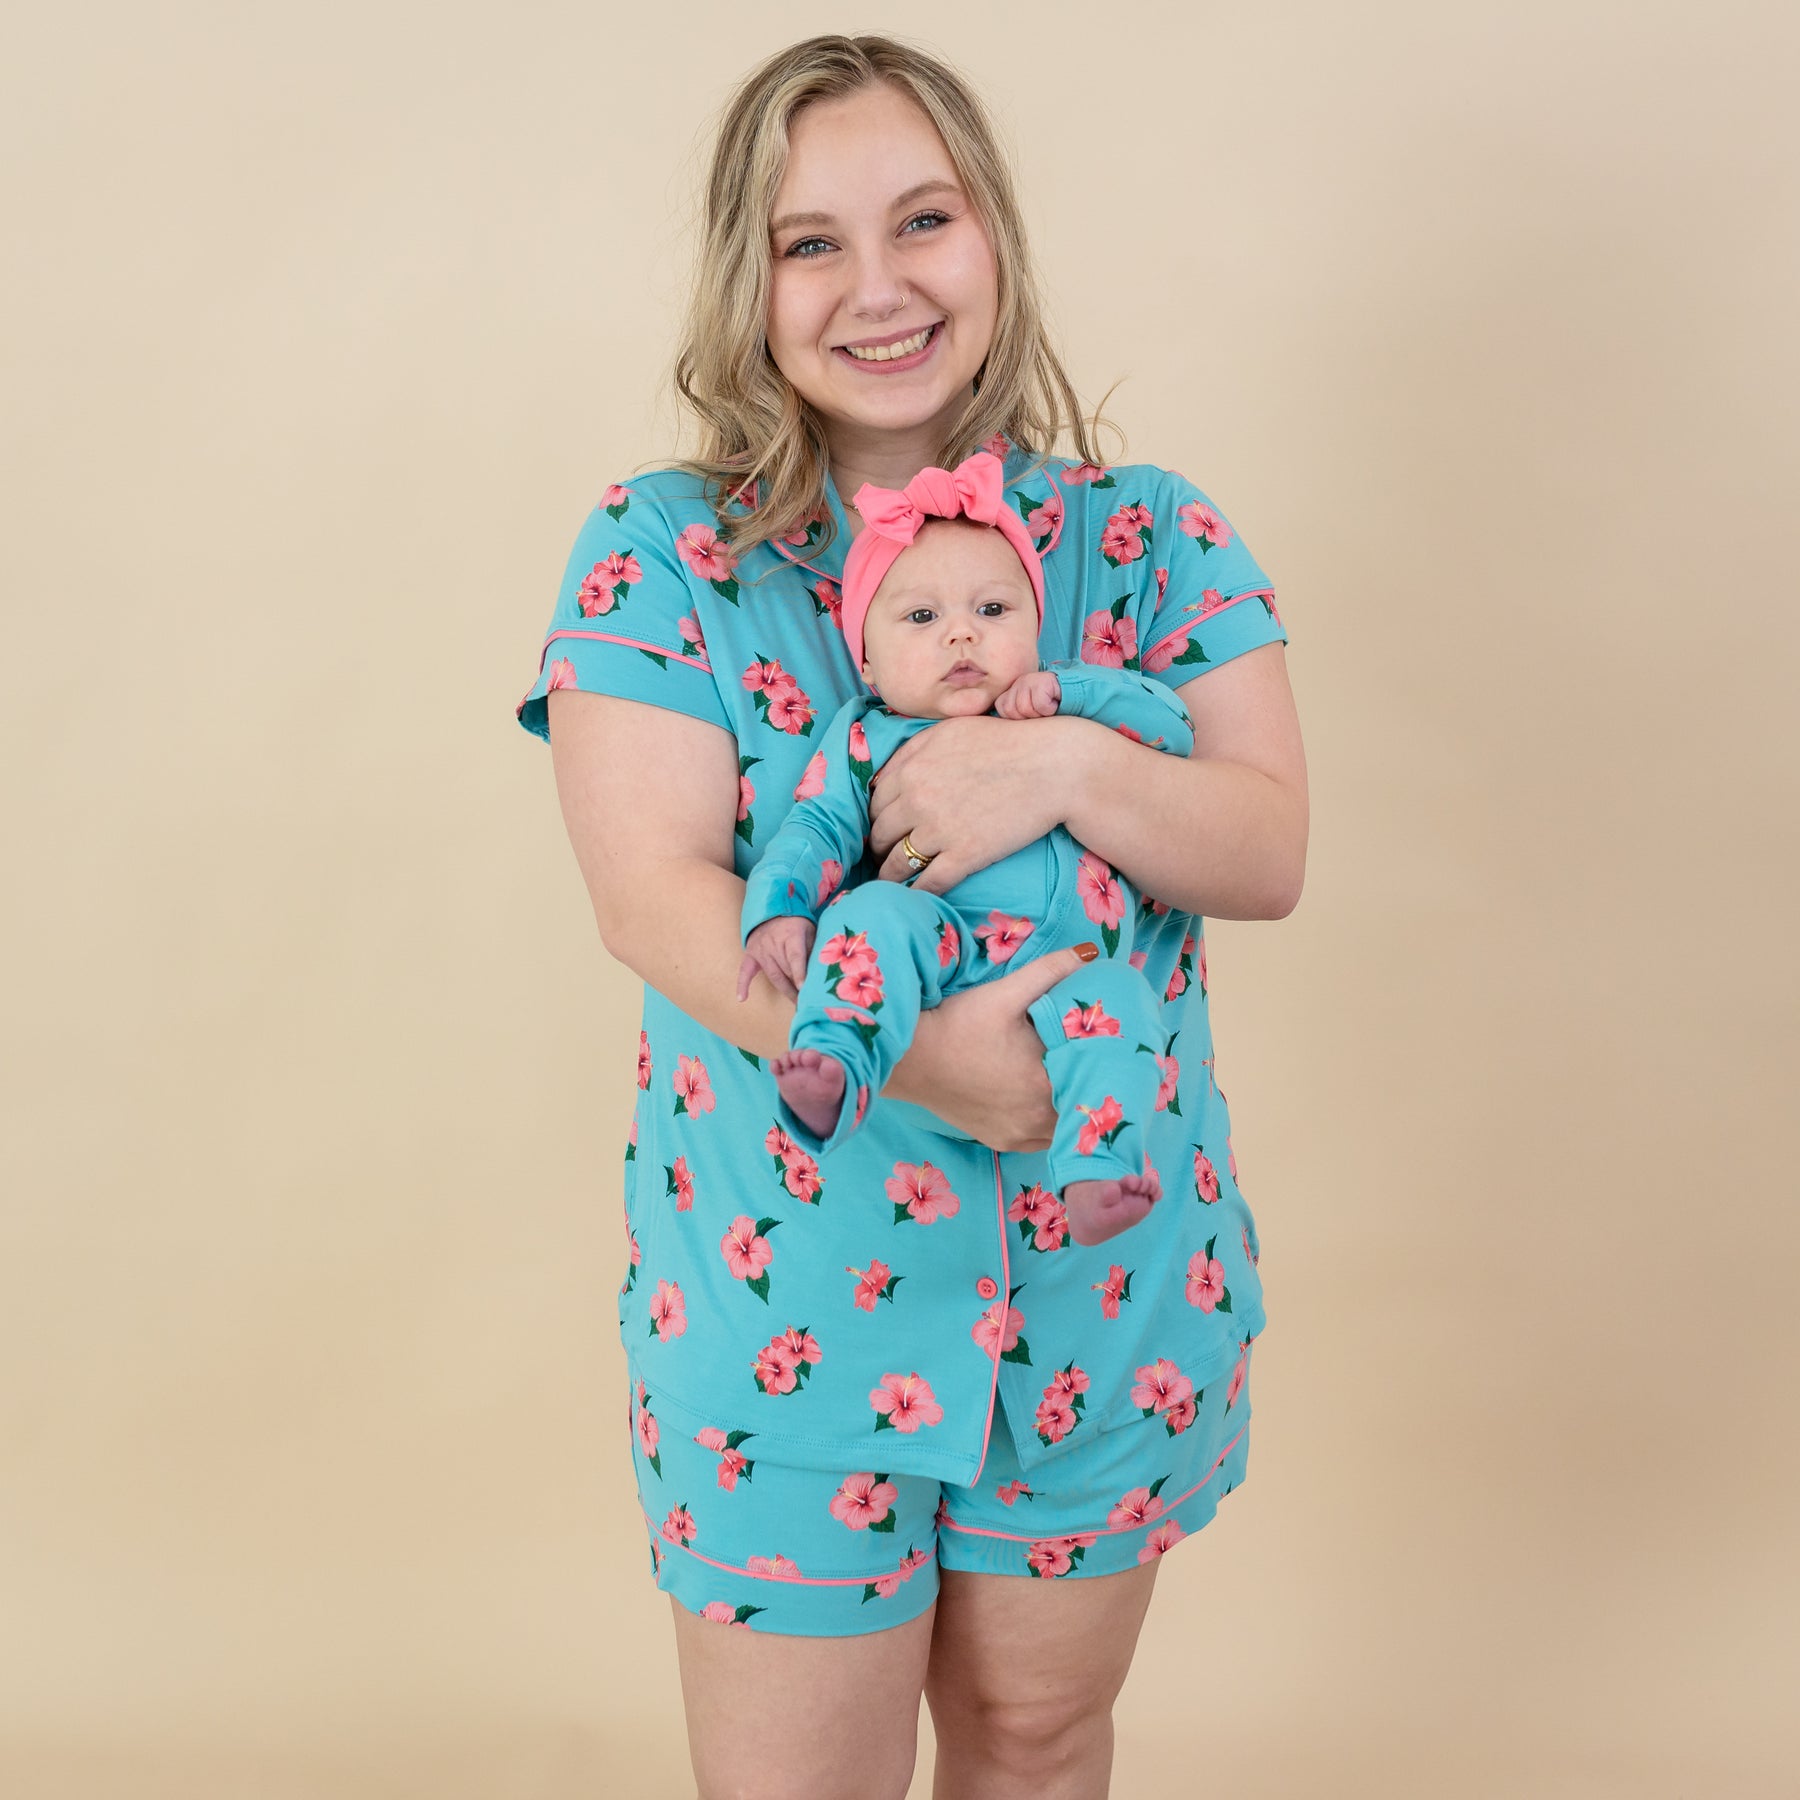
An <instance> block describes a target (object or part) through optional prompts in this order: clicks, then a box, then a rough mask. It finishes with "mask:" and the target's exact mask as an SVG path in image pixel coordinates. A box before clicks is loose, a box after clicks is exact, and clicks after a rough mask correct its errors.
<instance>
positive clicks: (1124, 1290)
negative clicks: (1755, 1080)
mask: <svg viewBox="0 0 1800 1800" xmlns="http://www.w3.org/2000/svg"><path fill="white" fill-rule="evenodd" d="M1089 1285H1090V1286H1091V1287H1092V1288H1093V1289H1094V1290H1095V1292H1096V1293H1098V1294H1099V1296H1100V1315H1101V1317H1102V1318H1106V1319H1116V1318H1117V1317H1118V1316H1119V1303H1120V1301H1122V1300H1129V1299H1130V1298H1131V1271H1130V1270H1129V1269H1127V1268H1126V1267H1125V1266H1124V1264H1122V1263H1114V1264H1113V1265H1112V1266H1111V1267H1110V1268H1109V1269H1108V1270H1107V1271H1106V1279H1105V1280H1104V1281H1095V1282H1091V1283H1090V1284H1089Z"/></svg>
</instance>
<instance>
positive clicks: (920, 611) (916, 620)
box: [906, 606, 937, 625]
mask: <svg viewBox="0 0 1800 1800" xmlns="http://www.w3.org/2000/svg"><path fill="white" fill-rule="evenodd" d="M936 617H937V614H936V613H934V612H933V611H932V610H931V608H930V607H929V606H915V607H914V608H913V609H912V611H911V612H909V613H908V614H907V615H906V620H907V623H908V624H909V625H929V624H930V623H931V621H932V620H933V619H935V618H936Z"/></svg>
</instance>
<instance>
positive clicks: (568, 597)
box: [513, 484, 732, 742]
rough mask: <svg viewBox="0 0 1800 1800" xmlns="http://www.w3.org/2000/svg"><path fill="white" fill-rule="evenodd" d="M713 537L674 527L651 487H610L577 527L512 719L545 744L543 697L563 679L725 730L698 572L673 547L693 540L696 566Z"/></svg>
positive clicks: (546, 726) (698, 530) (728, 723)
mask: <svg viewBox="0 0 1800 1800" xmlns="http://www.w3.org/2000/svg"><path fill="white" fill-rule="evenodd" d="M714 536H715V534H714V533H713V532H711V531H710V530H709V529H708V528H707V527H705V526H689V527H687V528H686V529H685V530H681V531H679V532H678V531H677V530H676V528H675V526H674V523H673V521H672V520H671V519H670V518H669V516H668V513H667V511H666V510H665V508H664V507H663V506H662V505H660V504H659V503H658V502H657V500H656V499H654V498H653V497H651V496H650V495H648V494H643V493H640V492H638V491H636V490H635V489H633V488H632V487H630V486H629V485H618V484H615V485H614V486H612V487H609V488H608V489H607V490H606V492H605V494H604V495H602V496H601V499H600V502H599V504H598V505H597V506H595V508H594V509H593V511H592V512H590V513H589V514H588V516H587V518H586V519H585V520H584V521H583V522H582V526H581V529H580V531H579V532H577V534H576V537H575V547H574V548H573V549H572V550H571V551H570V553H569V561H568V565H567V567H566V568H565V569H564V570H563V578H562V587H561V589H560V590H559V592H558V594H557V597H556V606H555V608H554V610H553V611H552V613H551V616H550V629H549V631H548V633H547V634H546V635H545V638H544V643H543V648H542V650H541V651H540V652H539V655H538V674H537V680H536V681H535V682H534V683H533V685H532V687H531V689H530V691H529V692H528V693H527V694H526V695H525V697H524V699H522V700H521V701H519V702H518V704H517V705H516V706H515V707H514V708H513V712H514V714H515V716H516V717H517V718H518V721H519V723H520V724H521V725H523V726H524V727H525V729H526V730H527V731H530V732H534V733H535V734H536V735H537V736H538V737H541V738H543V739H544V740H545V741H546V742H547V741H548V740H549V737H550V724H549V717H548V712H549V709H548V707H547V705H546V702H545V696H546V695H547V694H549V692H550V691H551V689H553V688H565V687H567V688H584V689H586V690H587V691H588V692H589V693H595V694H613V695H617V696H618V697H619V698H621V699H625V700H641V701H644V702H645V703H647V704H648V705H651V706H664V707H669V708H672V709H673V710H674V711H676V712H684V713H687V714H689V715H691V716H692V717H693V718H696V719H705V720H706V721H707V722H708V723H709V724H712V725H717V726H720V727H721V728H722V729H724V730H726V731H730V730H731V729H732V724H731V719H730V716H729V714H728V713H727V712H726V710H725V704H724V701H723V700H722V699H721V697H720V694H719V690H718V685H717V683H716V682H715V681H714V679H713V671H712V664H711V663H710V662H709V661H708V659H707V654H706V641H705V638H704V637H703V636H702V634H701V629H700V617H699V611H698V608H697V606H696V599H697V597H698V593H699V584H700V577H699V576H697V575H691V574H690V573H689V571H688V569H687V568H686V567H684V561H685V559H684V558H683V556H682V555H681V554H680V551H681V547H682V544H683V543H687V542H692V543H693V544H694V548H695V554H696V560H698V561H700V562H701V563H703V564H704V563H705V562H706V561H707V560H708V558H707V556H706V554H705V552H706V551H707V550H708V549H709V548H710V542H711V540H712V539H713V537H714ZM701 539H705V540H706V542H704V543H703V542H700V541H699V540H701Z"/></svg>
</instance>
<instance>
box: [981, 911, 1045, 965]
mask: <svg viewBox="0 0 1800 1800" xmlns="http://www.w3.org/2000/svg"><path fill="white" fill-rule="evenodd" d="M1033 930H1034V927H1033V925H1032V923H1031V921H1030V920H1029V919H1015V918H1013V917H1012V916H1011V915H1010V914H1008V913H1003V912H999V911H995V912H991V913H989V914H988V916H987V923H986V924H985V925H977V926H976V927H975V935H976V937H977V938H979V939H980V940H981V947H982V949H983V950H985V951H986V952H987V958H988V961H989V962H996V963H1003V962H1011V961H1012V959H1013V957H1014V956H1015V955H1016V954H1017V952H1018V948H1019V946H1020V945H1021V944H1022V943H1024V941H1025V940H1026V939H1027V938H1028V937H1030V936H1031V934H1032V931H1033Z"/></svg>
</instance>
